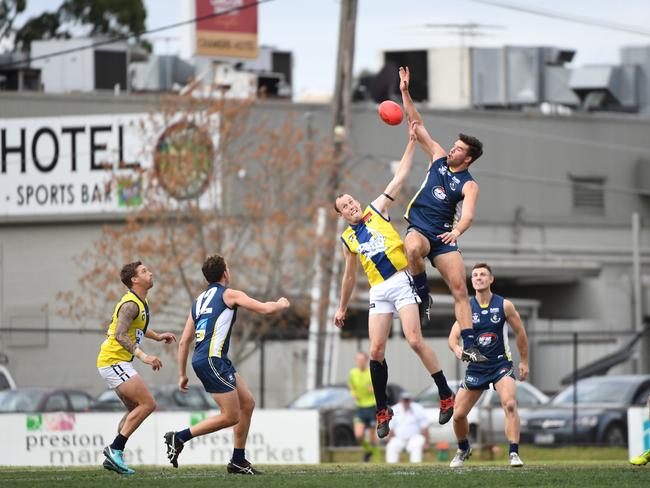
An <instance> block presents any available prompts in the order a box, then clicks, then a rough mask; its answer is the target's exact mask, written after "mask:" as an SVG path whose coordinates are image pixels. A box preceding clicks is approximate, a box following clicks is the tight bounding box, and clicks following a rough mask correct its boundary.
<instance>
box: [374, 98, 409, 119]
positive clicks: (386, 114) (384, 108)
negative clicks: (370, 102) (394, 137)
mask: <svg viewBox="0 0 650 488" xmlns="http://www.w3.org/2000/svg"><path fill="white" fill-rule="evenodd" d="M379 116H380V117H381V120H383V121H384V122H386V123H387V124H388V125H398V124H400V123H401V122H402V119H403V118H404V115H403V114H402V107H400V106H399V104H397V103H395V102H393V101H392V100H384V101H383V102H381V103H380V104H379Z"/></svg>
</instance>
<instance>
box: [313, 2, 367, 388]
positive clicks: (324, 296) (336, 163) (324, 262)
mask: <svg viewBox="0 0 650 488" xmlns="http://www.w3.org/2000/svg"><path fill="white" fill-rule="evenodd" d="M357 5H358V1H357V0H341V12H340V17H339V19H340V20H339V41H338V54H337V58H336V78H335V84H334V96H333V99H332V121H331V137H332V144H333V164H332V171H331V173H330V175H329V178H328V181H327V189H326V194H325V198H326V201H327V204H328V207H327V209H328V210H327V211H326V218H325V229H324V234H323V235H324V239H325V242H327V243H328V244H327V245H325V246H323V252H322V253H320V256H319V258H320V262H319V266H320V270H321V272H320V276H319V279H320V288H321V292H320V293H319V294H318V295H319V297H320V303H319V304H318V319H317V320H318V324H317V327H316V324H310V329H311V328H312V325H314V328H315V329H317V330H318V331H319V334H318V337H317V340H318V347H317V348H313V347H310V350H313V349H316V350H317V358H313V357H308V359H307V361H308V364H314V363H316V364H317V370H318V371H316V372H315V373H316V374H315V375H314V376H313V377H312V383H311V385H310V384H308V386H307V387H308V389H311V388H313V387H314V386H318V385H314V383H313V381H314V380H313V378H314V377H315V378H322V372H323V364H322V360H318V358H323V352H324V351H323V349H324V340H323V338H324V335H325V334H324V332H325V331H326V330H327V327H334V325H333V324H331V323H330V321H329V320H328V317H329V315H330V314H331V313H328V310H330V309H331V307H330V306H329V302H330V301H331V298H332V296H335V295H336V294H334V293H330V289H331V288H332V287H335V286H336V280H338V276H335V275H334V273H333V272H332V263H333V259H334V253H335V249H338V239H335V238H334V237H335V233H336V228H337V226H336V217H335V215H334V214H333V211H331V210H329V209H330V208H331V207H329V204H330V202H332V201H333V200H334V198H335V197H336V194H337V191H338V188H339V184H340V169H341V166H342V163H343V155H344V148H345V143H346V141H347V138H348V132H349V129H350V102H351V100H352V68H353V66H354V41H355V31H356V21H357ZM330 240H331V242H332V244H330ZM314 319H315V318H312V320H314ZM310 340H315V339H312V338H311V337H310ZM309 354H310V351H308V356H309ZM317 381H318V380H317ZM308 383H309V381H308Z"/></svg>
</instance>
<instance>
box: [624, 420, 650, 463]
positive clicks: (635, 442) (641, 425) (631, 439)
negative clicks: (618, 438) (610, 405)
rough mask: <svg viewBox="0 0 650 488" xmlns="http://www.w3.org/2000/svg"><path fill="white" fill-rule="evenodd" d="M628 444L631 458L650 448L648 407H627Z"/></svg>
mask: <svg viewBox="0 0 650 488" xmlns="http://www.w3.org/2000/svg"><path fill="white" fill-rule="evenodd" d="M627 445H628V455H629V458H630V459H632V458H633V457H636V456H638V455H640V454H641V453H643V452H645V451H647V450H648V449H650V419H648V409H647V408H645V407H643V408H641V407H632V408H628V409H627Z"/></svg>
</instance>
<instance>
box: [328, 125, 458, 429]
mask: <svg viewBox="0 0 650 488" xmlns="http://www.w3.org/2000/svg"><path fill="white" fill-rule="evenodd" d="M416 129H417V123H409V142H408V145H407V146H406V150H405V152H404V155H403V156H402V160H401V161H400V164H399V167H398V168H397V171H396V172H395V176H394V177H393V179H392V180H391V182H390V183H389V184H388V186H387V187H386V189H385V190H384V193H382V194H381V195H380V196H379V197H377V198H376V199H375V200H374V201H373V202H372V203H371V204H370V205H368V206H367V207H366V209H365V210H363V211H362V209H361V205H360V204H359V202H358V201H357V200H355V199H354V198H353V197H352V196H350V195H348V194H342V195H339V196H338V197H337V198H336V201H335V202H334V208H335V209H336V211H337V212H338V214H339V216H340V217H341V218H343V219H345V221H346V222H347V223H348V227H347V229H345V231H344V232H343V234H342V235H341V241H342V242H343V256H344V258H345V271H344V272H343V282H342V285H341V300H340V303H339V308H338V310H337V312H336V315H335V317H334V323H335V325H336V326H337V327H343V325H344V320H345V314H346V312H347V308H348V303H349V301H350V297H351V296H352V290H353V289H354V285H355V282H356V270H357V260H356V258H355V254H356V255H358V256H359V260H360V261H361V264H362V266H363V269H364V271H365V272H366V274H367V275H368V281H369V282H370V306H369V316H368V335H369V338H370V375H371V377H372V384H373V387H374V394H375V401H376V408H377V414H376V417H377V435H378V436H379V437H380V438H383V437H386V436H387V435H388V432H389V430H390V429H389V427H388V424H389V422H390V419H391V418H392V416H393V411H392V410H391V408H390V407H389V406H388V404H387V398H386V384H387V383H388V365H387V364H386V360H385V358H384V352H385V349H386V341H387V340H388V334H389V333H390V329H391V325H392V322H393V313H398V314H399V317H400V320H401V321H402V330H403V331H404V336H405V337H406V340H407V341H408V343H409V345H410V346H411V348H412V349H413V351H414V352H415V353H416V354H417V355H418V356H419V357H420V359H421V361H422V363H423V364H424V366H425V367H426V368H427V370H428V371H429V373H430V374H431V376H432V377H433V379H434V381H435V382H436V385H437V386H438V391H439V393H440V398H441V401H440V418H439V422H440V423H441V424H444V423H447V422H449V420H450V419H451V417H452V415H453V411H454V408H453V406H454V397H453V393H452V391H451V390H450V388H449V385H447V380H446V379H445V375H444V374H443V372H442V370H441V369H440V363H439V362H438V358H437V357H436V353H435V352H433V349H431V347H430V346H429V345H428V344H427V343H426V342H424V339H423V338H422V330H421V326H420V316H419V312H418V303H419V298H418V296H417V293H416V292H415V289H414V288H413V281H412V279H411V276H410V275H409V273H408V270H407V266H408V263H407V260H406V255H405V254H404V244H403V242H402V239H401V238H400V236H399V234H398V233H397V231H396V230H395V228H394V227H393V224H391V222H390V217H388V208H389V207H390V205H391V204H392V202H393V201H394V199H395V197H396V196H397V194H398V193H399V191H400V190H401V188H402V185H403V184H404V181H405V180H406V177H407V175H408V173H409V171H410V169H411V164H412V162H413V153H414V152H415V143H416Z"/></svg>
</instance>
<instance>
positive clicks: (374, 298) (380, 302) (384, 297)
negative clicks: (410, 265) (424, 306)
mask: <svg viewBox="0 0 650 488" xmlns="http://www.w3.org/2000/svg"><path fill="white" fill-rule="evenodd" d="M369 298H370V308H369V311H368V313H369V314H370V315H372V314H378V313H395V312H397V311H398V310H399V309H400V308H402V307H403V306H404V305H409V304H411V303H416V304H417V303H420V298H419V297H418V295H417V293H416V292H415V288H414V287H413V280H412V279H411V275H410V274H408V272H406V271H398V272H397V273H395V274H394V275H393V276H391V277H390V278H388V279H387V280H386V281H383V282H381V283H379V284H378V285H375V286H373V287H371V288H370V293H369Z"/></svg>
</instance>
